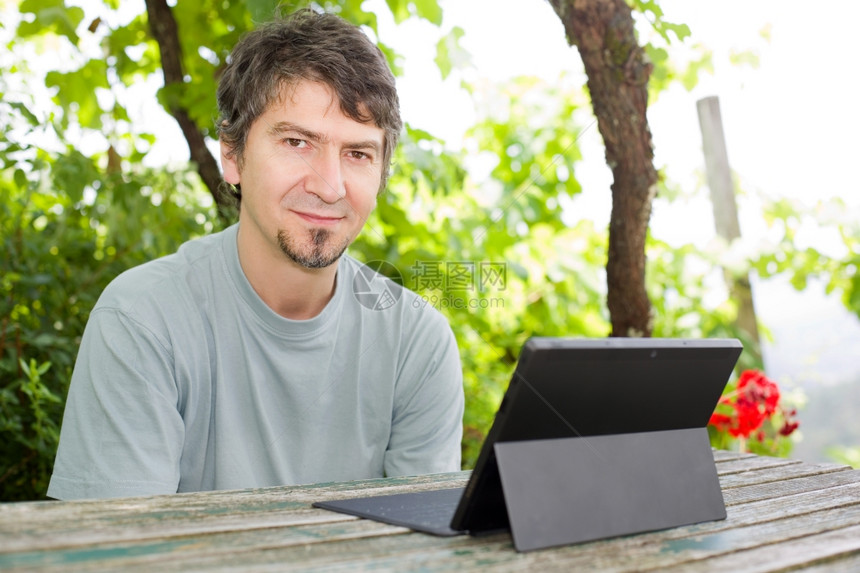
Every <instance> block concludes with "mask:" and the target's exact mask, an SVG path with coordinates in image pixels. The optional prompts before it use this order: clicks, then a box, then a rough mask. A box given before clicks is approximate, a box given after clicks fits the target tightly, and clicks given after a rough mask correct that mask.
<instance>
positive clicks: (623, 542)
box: [0, 452, 860, 573]
mask: <svg viewBox="0 0 860 573" xmlns="http://www.w3.org/2000/svg"><path fill="white" fill-rule="evenodd" d="M714 457H715V460H716V462H717V469H718V472H719V475H720V482H721V485H722V488H723V496H724V498H725V501H726V506H727V509H728V519H727V520H725V521H717V522H710V523H705V524H700V525H695V526H688V527H680V528H675V529H670V530H664V531H658V532H653V533H645V534H640V535H633V536H628V537H622V538H616V539H611V540H605V541H598V542H592V543H584V544H579V545H571V546H566V547H560V548H555V549H548V550H542V551H535V552H530V553H517V552H516V551H514V549H513V546H512V544H511V538H510V536H509V535H508V534H498V535H493V536H489V537H483V538H473V537H468V536H461V537H453V538H439V537H432V536H430V535H425V534H422V533H414V532H411V531H410V530H408V529H404V528H402V527H394V526H390V525H385V524H381V523H376V522H373V521H368V520H363V519H357V518H353V517H349V516H346V515H341V514H337V513H331V512H328V511H325V510H319V509H314V508H312V507H311V502H313V501H316V500H320V499H334V498H343V497H357V496H360V495H369V494H383V493H397V492H403V491H418V490H425V489H436V488H443V487H455V486H460V485H463V484H464V483H465V480H466V477H467V476H468V474H467V473H466V472H460V473H455V474H443V475H434V476H423V477H418V478H401V479H379V480H367V481H360V482H350V483H340V484H317V485H311V486H302V487H277V488H267V489H257V490H242V491H231V492H207V493H196V494H179V495H171V496H154V497H141V498H126V499H117V500H109V501H85V502H50V501H49V502H35V503H12V504H4V505H0V569H4V570H5V569H10V570H56V571H78V570H82V571H102V570H110V571H119V570H121V571H137V570H141V571H157V572H159V573H160V572H166V571H189V570H222V569H234V570H241V571H251V570H274V571H281V570H288V569H293V570H296V569H302V570H305V569H308V570H341V571H354V570H361V569H374V570H383V571H386V570H390V571H409V570H425V571H441V570H456V571H462V570H468V569H480V570H507V571H522V570H527V569H531V570H533V571H535V570H539V571H541V573H542V572H543V571H547V570H564V571H569V570H577V569H599V570H617V571H622V570H624V571H626V570H637V571H641V570H647V569H656V570H660V571H667V570H671V571H727V572H728V571H785V570H792V571H794V570H796V569H802V570H805V571H816V572H823V571H834V572H835V571H860V471H857V470H852V469H850V468H848V467H845V466H836V465H832V464H809V463H803V462H799V461H796V460H788V459H779V458H767V457H758V456H752V455H738V454H735V453H730V452H715V454H714Z"/></svg>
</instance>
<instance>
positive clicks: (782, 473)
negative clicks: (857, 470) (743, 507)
mask: <svg viewBox="0 0 860 573" xmlns="http://www.w3.org/2000/svg"><path fill="white" fill-rule="evenodd" d="M849 470H851V466H844V465H836V464H791V465H787V466H777V467H769V468H764V469H759V470H750V471H746V472H741V473H734V474H729V475H724V476H720V487H721V488H722V489H723V491H725V490H727V489H731V488H734V487H743V486H748V485H753V484H763V483H773V482H777V481H782V480H786V479H793V478H796V477H807V476H817V475H823V474H828V473H833V472H842V471H849Z"/></svg>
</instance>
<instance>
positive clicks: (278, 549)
mask: <svg viewBox="0 0 860 573" xmlns="http://www.w3.org/2000/svg"><path fill="white" fill-rule="evenodd" d="M858 503H860V484H851V486H849V487H847V488H846V487H836V488H832V490H831V491H828V492H822V491H817V492H807V493H804V494H799V495H794V496H787V497H786V498H783V500H780V501H779V502H777V501H774V500H768V501H762V502H757V503H749V504H746V505H748V506H756V507H754V508H753V509H751V510H748V511H744V512H738V511H736V508H730V515H729V519H728V520H726V521H721V522H710V523H706V524H701V525H696V526H689V527H683V528H675V529H671V530H666V531H661V532H654V533H649V534H643V535H638V536H630V537H625V538H620V539H614V540H606V541H601V542H595V543H592V544H583V545H577V546H571V547H569V548H560V549H558V550H553V551H555V552H561V553H560V554H561V556H562V557H563V558H564V560H565V562H566V563H568V562H570V561H571V560H573V562H574V563H575V564H579V565H581V566H583V567H585V566H590V565H589V564H591V563H592V562H599V563H600V566H601V567H604V566H605V567H627V566H630V567H632V568H641V567H640V566H643V565H644V562H643V561H642V560H643V559H645V558H646V557H650V558H651V559H655V560H656V561H655V562H656V563H657V565H655V566H659V565H660V564H662V563H665V562H671V563H677V562H678V561H679V560H681V556H679V551H678V550H679V549H683V548H685V547H686V548H688V549H690V551H691V554H690V555H691V557H690V559H694V558H702V554H701V553H700V552H699V553H697V552H696V551H697V550H700V549H701V547H705V548H706V549H709V550H713V549H714V547H715V548H716V549H720V550H723V549H725V550H738V548H739V547H748V546H750V545H744V544H743V543H749V542H746V541H744V540H745V539H746V538H747V537H749V535H748V534H747V533H746V532H747V531H749V532H759V533H758V535H759V537H760V536H761V535H765V534H769V535H771V536H772V537H773V538H774V539H777V540H778V539H780V538H781V537H784V536H785V535H788V534H798V532H803V531H813V532H814V531H818V529H816V528H820V527H823V526H822V523H824V522H825V521H826V522H828V523H829V525H827V527H832V526H834V524H836V523H837V522H839V521H840V520H842V524H843V526H844V524H845V523H849V524H850V523H860V510H858V507H860V506H858V505H857V504H858ZM736 507H737V508H742V507H743V506H736ZM816 511H817V513H813V512H816ZM822 516H824V520H822ZM792 518H793V519H792ZM798 518H799V519H798ZM852 520H853V521H852ZM804 527H805V528H806V529H804ZM737 531H741V532H742V533H741V534H738V533H734V532H737ZM405 532H406V530H404V529H403V528H392V527H390V526H385V525H382V524H377V523H375V522H371V521H366V520H357V521H351V522H347V523H341V524H338V525H336V526H334V525H332V524H318V525H315V526H313V525H309V526H305V527H294V528H278V529H268V530H257V531H244V532H227V533H222V534H214V535H208V536H206V535H203V536H191V537H185V538H172V539H164V540H151V541H149V542H140V543H134V542H131V543H126V544H116V543H114V544H103V545H101V546H89V547H82V548H78V549H74V548H72V549H67V550H59V551H56V552H54V553H53V554H50V553H44V552H43V553H41V554H40V553H38V552H31V553H28V554H20V555H17V556H6V557H7V559H6V562H5V563H4V562H3V561H2V560H0V564H4V565H6V566H11V565H13V564H15V565H18V566H21V565H25V564H26V565H28V566H39V567H48V568H49V569H48V570H50V568H52V567H58V568H60V569H68V568H69V567H70V566H71V565H74V564H75V563H78V562H80V561H81V559H82V558H83V557H86V559H88V560H89V563H90V564H95V563H100V564H101V566H105V567H106V568H109V569H125V570H130V569H131V568H133V567H140V568H144V569H145V568H147V567H152V566H153V565H154V563H156V562H158V563H159V564H158V568H159V569H164V570H174V568H175V570H184V569H193V568H197V567H202V568H208V567H218V566H220V565H221V564H223V565H229V564H231V563H233V564H234V565H235V566H236V567H237V568H245V567H247V568H251V566H252V565H253V566H254V567H256V566H258V565H259V566H261V567H266V566H268V565H267V564H269V563H271V561H270V558H273V557H276V558H277V559H276V560H275V563H282V564H283V563H302V564H304V565H314V564H316V565H322V564H332V563H333V561H332V559H333V560H334V562H337V561H338V560H340V559H347V560H351V563H352V565H353V566H355V565H356V564H357V563H356V559H358V560H359V561H358V562H359V563H362V564H365V565H367V566H372V567H373V568H376V567H377V566H381V567H382V568H383V569H384V568H386V566H387V565H386V564H387V563H388V561H387V560H388V559H402V560H405V561H406V562H408V563H413V562H414V563H422V562H423V561H422V559H424V558H423V557H421V556H428V557H427V559H431V558H432V560H433V562H434V563H436V562H438V564H441V563H447V562H448V561H451V564H452V567H453V566H454V565H456V568H463V567H466V568H468V567H470V566H471V565H469V564H468V563H463V562H462V561H463V559H461V557H462V555H463V554H470V555H472V554H474V555H476V557H475V559H476V560H477V561H476V563H478V562H480V563H481V564H488V562H492V563H496V564H504V563H509V562H510V563H520V564H522V561H521V558H520V557H514V556H512V555H510V554H512V553H513V551H512V549H511V547H510V539H509V537H508V536H496V537H495V538H494V540H492V539H491V540H489V541H492V543H494V545H492V546H490V547H487V546H485V542H487V540H482V539H478V540H474V539H470V538H466V537H462V538H455V539H453V540H449V539H439V538H433V537H430V536H426V535H423V534H417V533H409V534H404V533H405ZM792 532H793V533H792ZM738 535H740V540H734V538H735V537H736V536H738ZM393 536H396V537H397V539H396V540H395V539H390V538H391V537H393ZM690 539H693V540H702V539H704V541H695V542H690V541H689V540H690ZM753 539H754V540H755V539H759V538H753ZM768 539H770V538H768ZM685 540H687V541H685ZM727 540H729V541H731V540H734V546H732V545H731V544H728V542H727ZM759 541H761V540H760V539H759ZM759 541H756V542H759ZM464 543H465V546H464V545H463V544H464ZM667 544H668V545H667ZM672 544H674V545H672ZM655 546H657V547H662V548H663V549H661V550H660V551H658V554H662V553H666V552H667V551H668V549H666V548H667V547H668V548H670V549H673V552H672V551H670V553H671V555H669V557H666V558H665V559H668V560H669V561H665V559H664V558H663V557H660V556H659V555H658V556H657V557H654V556H653V555H651V552H652V550H653V548H654V547H655ZM712 546H713V547H712ZM464 547H465V548H464ZM643 548H644V549H643ZM262 550H265V551H262ZM247 552H251V553H253V555H246V554H245V553H247ZM440 552H441V553H440ZM486 552H489V553H490V555H489V556H488V555H486V554H485V553H486ZM495 553H500V554H502V555H501V556H496V555H495ZM258 554H260V555H258ZM606 554H609V555H615V554H623V555H632V556H635V557H636V559H635V560H634V561H631V562H629V563H628V562H627V561H623V560H622V561H621V562H619V561H618V560H617V559H614V558H612V559H609V558H608V557H607V556H606ZM350 555H351V557H350ZM514 555H516V554H514ZM372 556H376V557H373V559H371V557H372ZM39 559H43V561H39ZM259 559H263V561H262V562H260V561H258V560H259ZM374 559H375V560H374ZM511 559H514V561H510V560H511ZM552 559H555V558H552ZM607 559H609V560H608V561H607ZM379 560H381V561H379ZM458 560H459V561H458ZM161 561H167V562H164V563H161ZM529 563H531V562H530V561H529ZM541 564H542V565H541V566H542V567H543V562H541ZM88 566H89V565H88Z"/></svg>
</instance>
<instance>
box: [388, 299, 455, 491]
mask: <svg viewBox="0 0 860 573" xmlns="http://www.w3.org/2000/svg"><path fill="white" fill-rule="evenodd" d="M430 326H431V325H427V324H425V325H423V327H422V329H421V330H420V333H419V334H420V336H417V337H416V338H415V339H414V340H413V341H412V344H411V345H410V348H409V355H408V356H407V358H406V361H405V363H404V367H403V370H402V372H401V375H400V381H398V390H397V393H396V398H395V403H394V412H393V413H392V425H391V438H390V441H389V444H388V448H387V450H386V452H385V461H384V469H385V475H386V476H398V475H421V474H428V473H439V472H451V471H459V470H460V448H461V446H460V442H461V439H462V435H463V407H464V398H463V371H462V367H461V366H460V355H459V352H458V350H457V342H456V340H455V338H454V334H453V333H452V332H451V329H450V327H449V326H448V324H447V322H446V321H445V319H444V318H443V317H442V316H441V315H436V320H435V321H434V324H432V326H433V328H430Z"/></svg>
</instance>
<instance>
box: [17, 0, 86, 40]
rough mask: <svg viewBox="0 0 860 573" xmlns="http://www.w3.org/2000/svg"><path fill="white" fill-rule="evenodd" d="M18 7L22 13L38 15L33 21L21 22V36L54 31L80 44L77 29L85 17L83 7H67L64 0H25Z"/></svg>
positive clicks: (19, 29)
mask: <svg viewBox="0 0 860 573" xmlns="http://www.w3.org/2000/svg"><path fill="white" fill-rule="evenodd" d="M18 9H19V11H20V12H21V13H22V14H34V15H35V17H36V18H35V20H34V21H32V22H27V21H23V22H21V24H20V25H19V26H18V35H19V36H21V37H28V36H35V35H38V34H44V33H45V32H48V31H52V32H54V33H56V34H57V35H60V36H65V37H67V38H68V39H69V41H71V42H72V44H75V45H77V44H78V34H77V32H76V30H77V28H78V25H79V24H80V23H81V20H83V19H84V11H83V9H82V8H79V7H77V6H72V7H66V5H65V2H64V1H63V0H24V1H23V2H21V5H20V6H19V8H18Z"/></svg>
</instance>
